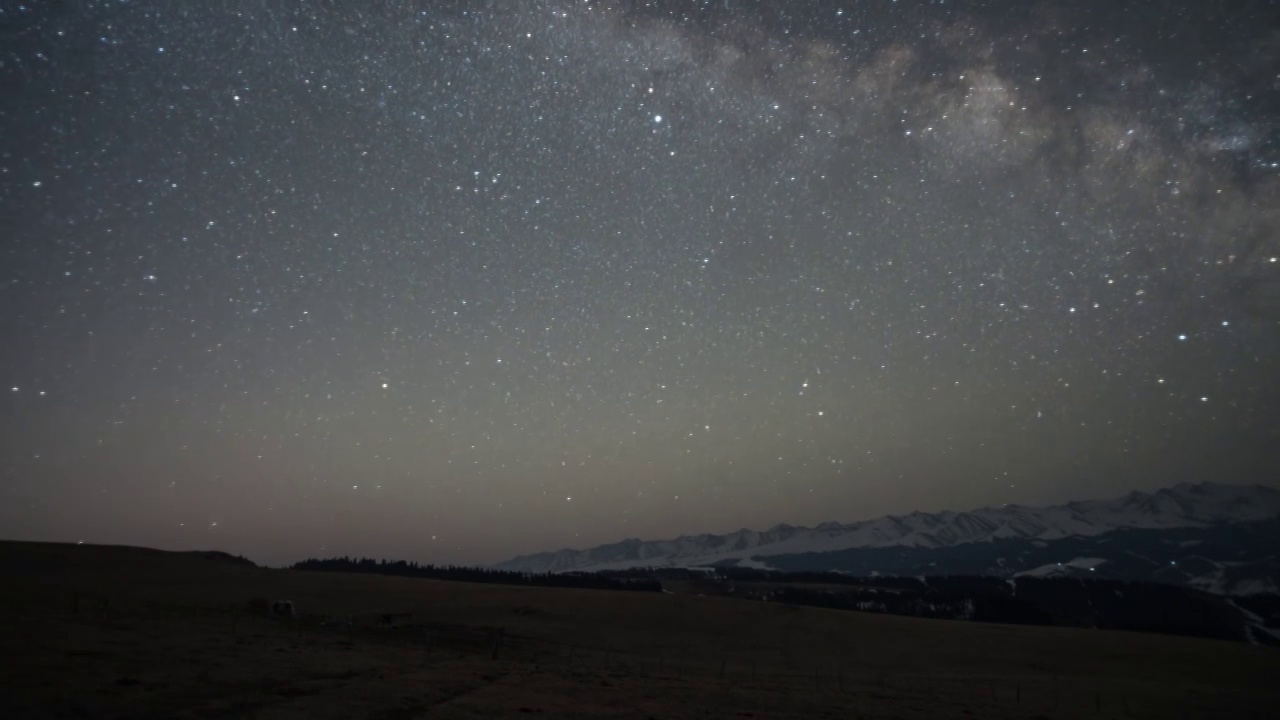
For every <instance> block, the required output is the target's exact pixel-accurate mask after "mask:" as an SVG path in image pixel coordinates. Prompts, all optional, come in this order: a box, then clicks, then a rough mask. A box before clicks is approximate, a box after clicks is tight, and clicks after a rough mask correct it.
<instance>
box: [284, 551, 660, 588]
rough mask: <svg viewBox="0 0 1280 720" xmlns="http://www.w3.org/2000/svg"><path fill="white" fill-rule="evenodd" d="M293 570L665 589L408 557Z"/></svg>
mask: <svg viewBox="0 0 1280 720" xmlns="http://www.w3.org/2000/svg"><path fill="white" fill-rule="evenodd" d="M289 569H291V570H307V571H312V572H347V573H367V574H373V575H397V576H401V577H421V578H431V579H434V580H453V581H457V582H473V583H496V584H501V585H530V586H537V587H560V588H587V589H591V590H627V591H633V592H661V591H662V585H661V583H659V582H658V580H657V579H655V578H653V577H652V576H648V577H645V576H623V575H619V576H616V577H615V576H613V575H610V574H605V573H525V572H515V571H511V570H494V569H491V568H480V567H469V566H465V565H419V564H418V563H416V562H405V561H404V560H375V559H373V558H350V557H340V558H328V559H316V558H309V559H307V560H303V561H302V562H298V563H294V564H293V565H292V566H290V568H289Z"/></svg>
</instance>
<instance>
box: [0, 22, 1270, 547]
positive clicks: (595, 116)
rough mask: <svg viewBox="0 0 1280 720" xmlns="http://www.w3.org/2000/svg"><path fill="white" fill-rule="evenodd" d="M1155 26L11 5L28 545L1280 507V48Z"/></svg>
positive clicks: (10, 159) (585, 539)
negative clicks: (1079, 508) (1098, 502)
mask: <svg viewBox="0 0 1280 720" xmlns="http://www.w3.org/2000/svg"><path fill="white" fill-rule="evenodd" d="M1114 5H1116V4H1115V3H1109V2H1106V3H1104V2H1085V3H1071V4H1070V5H1069V7H1068V6H1067V5H1066V4H1062V3H1019V4H1018V5H1017V8H1018V9H1017V10H1016V11H1012V12H1011V11H1009V6H1008V4H1006V3H998V4H992V5H991V7H990V8H987V7H986V4H967V5H966V4H961V3H928V2H905V1H902V2H885V3H867V2H861V3H859V2H844V3H840V2H813V3H798V2H797V3H791V2H788V3H762V2H744V1H742V0H733V1H732V2H723V0H720V1H717V2H709V3H697V2H665V3H648V4H646V3H627V2H617V3H608V2H598V3H583V2H569V1H567V0H566V1H563V2H556V1H553V0H544V1H540V2H510V3H506V2H487V3H486V2H465V1H463V2H455V3H408V2H378V3H341V2H334V3H309V4H306V5H301V6H300V5H298V4H293V3H262V2H244V3H238V2H222V3H199V4H195V5H190V6H188V5H183V6H177V5H172V4H169V3H160V2H80V3H66V4H52V3H42V2H30V3H15V2H11V1H5V2H0V9H2V11H3V12H2V13H0V48H3V50H2V51H0V53H2V57H0V61H2V65H0V78H2V83H3V85H2V86H0V87H2V88H3V91H2V92H0V225H2V227H3V229H4V234H3V239H2V240H0V242H2V243H3V244H2V245H0V302H3V313H0V381H2V382H3V388H4V396H3V405H0V498H3V500H2V501H0V535H3V536H5V537H16V538H31V539H54V540H68V541H76V540H84V541H86V542H129V543H139V544H147V545H155V546H162V547H217V548H220V549H225V550H229V551H234V552H242V553H245V554H247V555H249V556H250V557H252V558H254V559H256V560H261V561H266V562H273V563H274V562H285V561H291V560H295V559H299V558H302V557H305V556H314V555H327V554H331V555H343V554H352V555H357V554H360V555H375V556H387V557H396V558H406V559H415V560H422V561H429V562H432V561H433V562H486V561H496V560H500V559H503V558H505V557H508V556H511V555H514V554H517V553H525V552H533V551H538V550H545V549H553V548H558V547H562V546H587V545H593V544H597V543H600V542H606V541H612V540H617V539H620V538H622V537H628V536H639V537H644V538H654V537H661V536H668V535H675V534H679V533H693V532H703V531H707V532H714V531H725V530H731V529H736V528H738V527H742V526H749V527H766V526H770V525H773V524H775V523H777V522H789V523H793V524H813V523H817V522H821V521H825V520H839V521H849V520H855V519H859V518H864V517H869V516H873V515H878V514H882V513H886V512H906V511H911V510H915V509H921V510H930V509H942V508H955V509H963V508H968V507H971V506H977V505H984V504H995V503H1002V502H1020V503H1042V502H1054V501H1059V500H1064V499H1073V498H1081V497H1093V496H1107V495H1115V494H1119V493H1122V492H1125V491H1128V490H1131V489H1135V488H1140V489H1148V488H1153V487H1158V486H1164V485H1169V484H1173V483H1175V482H1180V481H1185V480H1192V481H1198V480H1215V481H1224V482H1264V483H1271V484H1274V483H1275V482H1277V480H1276V475H1275V471H1274V468H1275V467H1276V466H1277V465H1276V463H1277V460H1280V423H1278V422H1277V417H1278V416H1280V412H1278V401H1280V381H1278V380H1277V378H1280V367H1278V365H1280V362H1278V358H1280V354H1278V353H1277V350H1278V348H1277V340H1278V337H1280V333H1278V329H1280V327H1278V323H1280V263H1277V261H1276V256H1278V255H1280V235H1278V229H1280V133H1278V132H1277V123H1278V122H1280V120H1278V119H1277V118H1278V117H1280V103H1278V102H1277V100H1278V98H1280V78H1278V77H1277V75H1276V70H1275V69H1276V68H1277V67H1280V43H1278V42H1277V40H1276V35H1275V32H1274V28H1275V27H1277V26H1280V22H1278V20H1280V12H1278V11H1277V8H1276V5H1275V3H1263V2H1256V3H1245V2H1239V3H1225V2H1224V3H1200V2H1185V3H1177V2H1171V3H1165V4H1162V5H1161V6H1160V8H1159V9H1158V10H1157V9H1146V6H1145V5H1144V6H1143V7H1142V8H1133V7H1130V8H1116V7H1113V6H1114ZM961 6H962V7H961Z"/></svg>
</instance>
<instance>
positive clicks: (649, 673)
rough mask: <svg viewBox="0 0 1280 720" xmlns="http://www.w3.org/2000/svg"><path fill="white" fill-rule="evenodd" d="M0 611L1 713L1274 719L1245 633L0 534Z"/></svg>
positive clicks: (1278, 661) (1269, 669) (1274, 663)
mask: <svg viewBox="0 0 1280 720" xmlns="http://www.w3.org/2000/svg"><path fill="white" fill-rule="evenodd" d="M253 598H267V599H283V598H287V599H289V600H291V601H293V602H294V603H295V604H296V605H297V607H298V609H299V611H300V612H301V614H302V617H301V618H300V619H299V620H297V621H290V620H279V619H272V618H269V617H265V616H264V615H262V614H258V613H253V612H250V611H249V610H248V609H247V607H248V604H249V601H250V600H251V599H253ZM0 612H2V613H3V615H2V617H3V618H4V620H3V622H4V624H5V626H4V627H3V628H0V653H3V658H4V660H3V663H4V664H3V666H0V667H3V671H2V672H0V718H6V719H10V718H59V717H65V718H196V717H237V718H239V717H246V718H360V717H370V718H386V719H395V718H404V719H408V718H419V717H422V718H487V717H529V716H541V717H548V718H640V719H644V718H721V717H725V718H960V717H974V718H1077V717H1090V718H1092V717H1116V718H1131V717H1161V718H1208V717H1223V718H1280V651H1277V650H1275V649H1269V648H1261V647H1254V646H1250V645H1245V644H1242V643H1229V642H1219V641H1210V640H1194V639H1187V638H1176V637H1166V636H1158V635H1143V634H1136V633H1122V632H1107V631H1087V630H1069V629H1057V628H1039V627H1015V626H1007V625H983V624H977V623H961V622H947V621H931V620H919V619H912V618H902V617H892V616H886V615H872V614H862V613H849V612H838V611H827V610H819V609H808V608H794V607H787V606H782V605H777V604H769V603H755V602H748V601H738V600H731V599H724V598H703V597H694V596H681V595H666V594H663V595H659V594H642V593H622V592H606V591H588V590H564V589H546V588H520V587H508V586H500V585H472V584H466V583H449V582H438V581H433V580H420V579H408V578H392V577H377V576H368V575H344V574H325V573H301V572H292V571H284V570H269V569H263V568H254V567H248V566H245V565H241V564H237V563H234V562H232V561H230V560H228V559H226V558H221V557H216V556H208V555H201V554H183V553H165V552H160V551H155V550H145V549H138V548H120V547H94V546H74V545H52V544H36V543H11V542H0ZM392 613H407V614H408V617H407V618H406V617H403V616H400V617H396V618H395V622H397V623H400V624H401V625H400V626H399V627H381V626H379V624H378V623H379V620H380V617H381V615H382V614H392ZM350 616H355V623H354V625H348V624H347V623H346V618H347V617H350ZM337 619H340V621H338V622H335V620H337Z"/></svg>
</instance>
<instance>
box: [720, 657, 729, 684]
mask: <svg viewBox="0 0 1280 720" xmlns="http://www.w3.org/2000/svg"><path fill="white" fill-rule="evenodd" d="M728 664H729V656H728V655H725V656H724V659H723V660H721V661H720V678H721V679H724V666H725V665H728Z"/></svg>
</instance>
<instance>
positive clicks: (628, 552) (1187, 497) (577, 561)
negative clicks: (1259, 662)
mask: <svg viewBox="0 0 1280 720" xmlns="http://www.w3.org/2000/svg"><path fill="white" fill-rule="evenodd" d="M1278 515H1280V490H1276V489H1274V488H1270V487H1266V486H1262V485H1227V484H1223V483H1217V482H1208V481H1206V482H1198V483H1181V484H1178V485H1174V486H1172V487H1168V488H1163V489H1160V490H1157V491H1155V492H1151V493H1148V492H1141V491H1134V492H1130V493H1128V494H1126V495H1124V496H1122V497H1119V498H1116V499H1113V500H1082V501H1081V500H1078V501H1074V502H1069V503H1066V504H1065V505H1057V506H1053V507H1028V506H1024V505H1012V504H1010V505H1003V506H999V507H985V508H978V509H976V510H970V511H966V512H954V511H946V512H938V513H926V512H919V511H916V512H913V513H911V514H909V515H888V516H884V517H880V518H875V519H871V520H863V521H859V522H853V523H840V522H835V521H831V522H824V523H822V524H820V525H818V526H817V527H814V528H807V527H798V526H793V525H789V524H787V523H778V524H777V525H774V526H773V527H771V528H769V529H768V530H765V531H764V532H757V531H753V530H748V529H746V528H743V529H741V530H738V531H736V532H733V533H729V534H727V535H713V534H701V535H682V536H680V537H678V538H675V539H672V540H641V539H639V538H628V539H626V540H622V541H619V542H615V543H610V544H607V545H600V546H597V547H595V548H590V549H586V550H571V549H564V550H559V551H555V552H545V553H538V554H535V555H524V556H520V557H517V558H513V559H511V560H508V561H506V562H503V563H498V564H497V565H496V566H495V567H497V568H499V569H503V570H516V571H523V572H536V573H543V572H566V571H573V570H616V569H624V568H629V567H646V566H656V567H696V566H706V565H712V564H716V563H725V562H735V561H737V562H748V563H753V562H760V561H766V562H767V560H768V558H769V556H775V555H794V554H800V553H822V552H834V551H842V550H853V549H857V548H892V547H903V548H925V549H927V548H946V547H955V546H959V545H964V544H967V543H980V542H993V541H998V540H1009V539H1024V540H1043V541H1052V540H1059V539H1062V538H1068V537H1094V536H1097V535H1102V534H1104V533H1107V532H1111V531H1113V530H1118V529H1125V528H1133V529H1151V530H1158V529H1164V528H1198V527H1209V526H1214V525H1221V524H1230V523H1243V522H1254V521H1259V520H1267V519H1270V518H1273V517H1276V516H1278Z"/></svg>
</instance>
